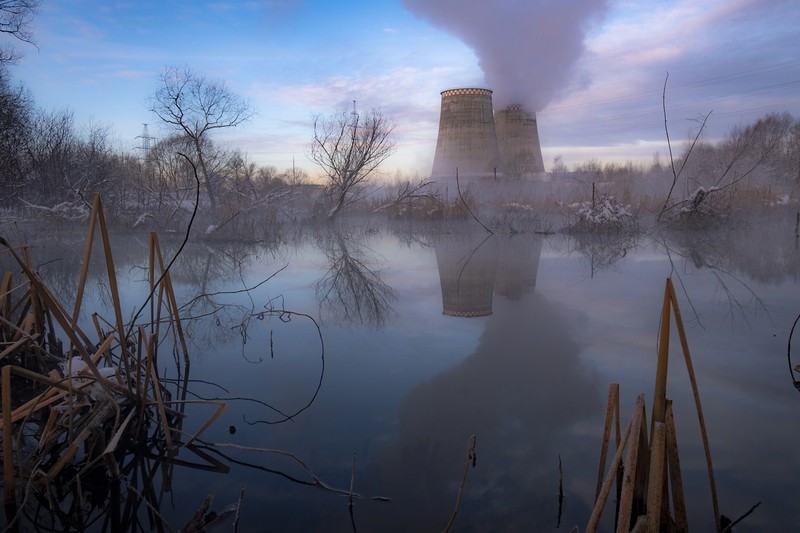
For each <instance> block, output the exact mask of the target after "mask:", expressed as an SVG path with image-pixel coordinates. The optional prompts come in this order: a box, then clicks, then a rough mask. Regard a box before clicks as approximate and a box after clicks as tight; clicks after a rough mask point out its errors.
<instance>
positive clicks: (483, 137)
mask: <svg viewBox="0 0 800 533" xmlns="http://www.w3.org/2000/svg"><path fill="white" fill-rule="evenodd" d="M499 167H500V151H499V149H498V147H497V136H496V134H495V129H494V117H493V115H492V91H490V90H489V89H451V90H448V91H442V111H441V115H440V116H439V138H438V139H437V141H436V155H435V157H434V159H433V170H432V172H431V178H432V179H435V180H436V179H438V180H440V181H442V182H443V183H448V184H452V185H453V187H455V176H456V169H458V177H459V181H461V180H462V179H463V180H465V181H473V180H475V179H477V178H483V177H494V176H495V175H496V173H497V172H499V171H500V168H499Z"/></svg>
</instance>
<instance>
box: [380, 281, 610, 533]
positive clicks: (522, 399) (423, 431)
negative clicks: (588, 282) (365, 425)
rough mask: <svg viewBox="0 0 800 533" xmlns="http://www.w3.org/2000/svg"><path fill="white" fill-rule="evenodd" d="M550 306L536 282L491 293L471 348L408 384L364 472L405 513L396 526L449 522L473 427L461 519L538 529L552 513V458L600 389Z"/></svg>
mask: <svg viewBox="0 0 800 533" xmlns="http://www.w3.org/2000/svg"><path fill="white" fill-rule="evenodd" d="M554 311H555V310H554V309H553V306H552V304H551V303H550V302H548V301H547V300H546V299H545V298H544V297H542V296H541V295H538V294H536V293H533V292H528V293H525V294H523V295H522V297H521V298H520V299H518V300H512V299H507V298H501V299H498V301H496V302H495V306H494V314H493V315H492V316H491V317H490V318H489V319H488V321H487V324H486V329H485V331H484V332H483V334H482V336H481V338H480V341H479V344H478V346H477V348H476V349H475V351H474V352H473V353H472V354H471V355H470V356H469V357H467V358H466V359H464V361H463V362H462V363H461V364H460V365H458V366H456V367H454V368H451V369H449V370H446V371H445V372H443V373H441V374H439V375H437V376H435V377H433V378H432V379H430V380H429V381H427V382H424V383H422V384H420V385H418V386H417V387H416V388H414V389H413V390H412V391H411V392H410V393H409V394H408V396H407V397H406V399H405V400H404V402H403V404H402V406H401V409H400V414H399V426H398V430H397V431H398V437H397V442H396V443H394V444H393V445H391V446H390V447H388V448H385V449H383V450H382V451H380V452H379V453H377V454H376V458H375V460H374V463H373V465H372V467H371V469H370V474H371V476H372V477H371V480H370V481H372V482H374V483H376V484H377V485H376V486H377V487H380V490H381V491H382V492H387V493H389V494H391V495H392V497H393V502H394V503H393V507H395V508H396V509H397V511H398V512H399V513H402V516H398V517H397V520H396V526H395V528H394V530H405V529H406V528H407V527H408V524H414V525H415V526H416V528H417V529H420V530H432V529H434V528H436V527H439V528H441V527H442V526H443V524H444V523H446V520H447V516H449V513H450V510H451V509H452V505H453V501H454V498H455V491H456V489H457V486H458V479H459V476H460V473H461V472H462V471H463V464H464V455H463V451H464V442H465V441H466V439H467V438H468V437H469V436H470V435H471V434H473V433H474V434H476V435H477V451H478V461H477V463H478V464H477V468H476V469H474V470H470V472H469V479H468V480H467V482H466V487H465V493H464V499H463V501H462V505H461V510H460V513H459V518H458V527H459V529H462V528H463V529H464V530H466V531H469V530H474V531H489V530H494V531H497V530H504V531H541V530H544V529H545V528H546V527H547V526H549V527H552V525H553V524H555V523H556V517H557V514H558V509H557V505H558V504H557V498H556V497H555V492H556V487H557V486H558V471H557V467H556V466H554V465H557V461H558V455H559V453H560V452H561V451H562V448H565V447H566V446H567V445H566V443H565V441H566V439H567V438H568V437H569V435H570V428H571V427H572V426H573V425H574V424H575V423H576V422H577V421H579V420H581V419H583V418H585V417H588V416H591V415H592V414H593V412H594V411H595V406H596V405H597V404H598V402H599V399H600V391H599V387H598V383H597V382H596V381H595V380H592V379H590V377H589V376H587V374H586V373H585V372H584V370H583V369H582V366H581V362H580V358H579V355H580V347H579V346H578V344H577V343H576V342H575V341H574V340H573V339H572V337H571V335H570V332H569V330H568V329H567V328H566V327H565V324H564V322H563V321H562V320H561V318H560V317H559V315H558V313H557V312H554ZM578 505H579V504H578ZM384 512H386V511H385V510H384ZM573 512H574V508H573ZM370 518H373V519H375V520H376V523H377V521H378V520H383V521H382V522H381V523H384V524H385V523H388V522H389V521H388V520H386V518H387V517H386V516H385V515H381V516H375V517H370ZM365 519H366V517H365Z"/></svg>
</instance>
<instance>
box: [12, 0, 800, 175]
mask: <svg viewBox="0 0 800 533" xmlns="http://www.w3.org/2000/svg"><path fill="white" fill-rule="evenodd" d="M420 5H424V6H425V7H424V8H420V7H419V6H420ZM551 5H552V6H556V7H551ZM428 6H434V9H435V8H439V9H440V10H439V11H438V12H435V11H433V10H431V12H426V11H425V10H427V9H428ZM454 6H455V7H454ZM486 6H492V8H497V9H496V12H497V13H498V14H499V16H490V14H488V13H487V12H486V11H487V9H486ZM521 6H523V7H521ZM517 9H521V10H522V11H525V12H526V13H521V14H519V15H518V16H517V14H516V13H515V12H514V10H517ZM412 10H413V12H412ZM504 10H505V11H504ZM556 10H557V11H556ZM455 12H457V14H456V15H455V18H456V19H459V18H460V21H457V23H453V24H451V20H450V19H449V17H450V16H451V15H452V14H453V13H455ZM573 12H574V13H573ZM564 13H566V15H563V14H564ZM562 15H563V16H562ZM573 20H574V21H575V24H574V26H575V27H576V28H577V27H578V26H579V28H577V30H576V31H578V33H577V35H579V36H580V39H581V40H582V45H583V46H582V50H580V54H578V55H577V56H574V57H573V56H569V55H567V54H566V53H565V52H564V51H565V50H567V49H568V48H569V47H568V44H569V43H568V42H567V39H568V36H567V34H572V33H573V32H572V31H571V30H572V29H573V28H570V24H571V21H573ZM514 22H516V23H514ZM469 24H473V29H472V30H470V29H469V28H470V27H469ZM475 24H478V26H477V29H478V31H477V33H475V32H474V29H475ZM465 28H466V29H465ZM798 28H800V4H798V3H797V2H796V1H795V0H705V1H702V2H699V1H697V0H661V1H649V2H639V1H635V0H630V1H627V0H564V1H563V2H555V3H554V2H553V1H552V0H530V1H529V2H519V1H515V0H495V1H492V2H489V1H488V0H484V1H481V0H464V1H460V2H455V0H426V2H423V3H420V2H418V1H416V0H405V1H403V0H371V1H361V2H359V1H355V0H349V1H347V0H345V1H342V0H336V1H334V0H252V1H227V2H226V1H216V2H203V1H199V0H161V1H159V2H154V1H148V0H137V1H109V2H97V1H89V0H43V2H42V5H41V7H40V9H39V13H38V14H37V15H36V18H35V19H34V23H33V30H34V33H35V37H36V40H37V44H38V50H37V49H36V48H33V47H31V46H27V45H19V46H18V48H19V49H20V50H21V51H22V52H24V54H25V56H24V57H23V58H22V59H21V61H20V62H19V63H18V64H17V65H15V66H13V67H12V71H11V72H12V76H14V77H15V78H16V79H17V80H20V81H22V82H23V83H24V84H25V85H26V86H27V87H28V88H29V90H30V91H31V92H32V94H33V96H34V97H35V99H36V101H37V104H38V105H39V106H41V107H44V108H47V109H62V108H69V109H71V110H72V111H73V112H74V115H75V119H76V123H77V124H78V125H79V126H81V125H86V124H88V123H90V122H92V123H95V124H100V125H109V126H110V127H111V128H112V130H113V132H114V135H115V137H117V138H118V140H119V146H120V148H121V149H123V150H132V149H134V147H135V146H137V144H138V143H139V142H140V141H139V140H137V139H136V137H137V136H139V135H141V134H142V124H143V123H148V124H149V131H150V134H151V135H154V136H156V137H163V136H165V135H166V133H167V132H166V130H164V129H163V128H162V126H161V125H160V124H159V123H158V120H157V118H156V117H155V116H153V115H152V114H150V113H149V111H148V110H147V98H148V96H149V95H151V94H152V93H153V92H154V91H155V88H156V83H157V76H158V73H159V72H160V71H161V70H162V69H163V68H164V67H165V66H168V65H169V66H181V67H182V66H188V67H190V68H192V69H193V70H195V71H196V72H198V73H202V74H205V75H207V76H209V77H215V78H221V79H223V80H225V82H226V84H227V85H228V86H229V87H230V88H231V89H232V90H234V91H236V92H238V93H239V94H241V95H242V96H244V97H246V98H247V99H248V100H250V102H251V103H252V105H253V107H254V109H255V110H256V113H257V114H256V116H255V117H254V118H253V119H252V120H250V121H249V122H248V123H247V124H245V125H243V126H240V127H238V128H236V129H235V130H230V131H227V132H223V133H219V134H217V136H216V137H215V140H216V141H218V142H221V143H230V144H231V145H232V146H237V147H240V148H241V149H242V150H244V151H246V152H247V153H248V155H249V158H250V160H252V161H255V162H257V163H260V164H268V165H273V166H276V167H277V168H279V169H284V168H288V167H291V166H292V161H293V160H294V161H295V162H296V164H297V165H298V166H299V167H303V168H306V169H307V170H308V171H309V172H310V173H311V174H312V175H313V174H314V173H315V168H314V167H313V165H312V163H310V162H309V161H308V159H307V157H306V153H307V150H306V147H307V145H308V143H309V141H310V138H311V134H312V130H311V120H310V117H311V115H312V114H313V113H328V112H332V111H337V110H341V109H343V108H345V107H350V106H352V105H353V100H356V104H357V106H358V108H359V109H367V108H373V107H375V108H380V109H381V110H382V111H383V112H384V113H385V114H387V115H388V116H389V117H390V118H391V119H393V120H394V121H395V122H396V123H397V128H396V130H395V140H396V142H397V147H398V150H397V153H396V154H395V155H394V156H393V157H392V158H391V159H390V160H389V161H388V162H387V164H386V165H385V168H384V170H385V171H386V172H387V174H389V175H394V174H395V173H396V171H397V170H400V171H401V172H402V173H404V174H407V175H414V174H415V173H418V174H419V175H421V176H424V175H425V174H426V173H427V172H429V171H430V168H431V164H432V161H433V154H434V150H435V146H436V134H437V128H438V120H439V104H440V101H441V100H440V98H441V97H440V94H439V93H440V92H441V91H442V90H444V89H448V88H453V87H460V86H479V87H487V86H488V85H487V83H486V81H485V78H484V69H483V68H482V67H485V66H488V61H489V60H488V59H487V57H489V56H486V55H484V53H483V50H482V49H481V47H482V46H483V47H485V46H488V45H489V44H491V45H498V43H499V46H500V47H501V49H504V48H505V47H507V48H508V49H509V60H510V62H511V63H512V65H513V66H514V67H516V65H520V67H519V68H516V70H517V71H524V72H533V73H534V75H532V76H530V78H531V86H530V90H531V91H533V92H536V91H537V90H539V89H538V87H540V86H541V87H543V85H541V82H543V81H551V82H553V80H555V82H553V83H551V84H550V86H549V87H548V91H549V92H548V97H547V98H546V104H544V107H543V108H542V109H539V110H538V118H539V134H540V138H541V144H542V151H543V154H544V158H545V166H546V167H549V166H550V165H551V164H552V161H553V158H554V157H555V156H556V155H561V156H562V158H563V160H564V161H565V162H566V163H567V164H569V165H572V164H574V163H576V162H580V161H586V160H590V159H598V160H601V161H610V160H616V161H620V160H621V161H625V160H634V161H643V162H650V161H652V159H653V155H654V154H655V153H657V152H658V153H660V155H661V158H662V160H663V158H664V157H666V147H665V143H664V119H663V115H662V109H661V105H662V102H661V95H662V88H663V84H664V78H665V75H666V73H667V72H669V84H668V88H667V107H668V109H667V112H668V116H669V125H670V135H671V137H672V139H673V140H683V139H685V138H686V137H687V135H688V132H689V130H690V128H692V127H693V126H694V124H695V123H694V122H693V121H692V119H694V118H696V117H697V116H698V115H700V114H705V113H708V112H709V111H713V113H712V115H711V120H710V124H709V129H708V137H709V138H712V139H713V138H717V137H719V136H722V135H724V134H725V133H727V132H728V131H729V130H730V128H731V127H733V126H735V125H738V124H742V123H743V124H747V123H750V122H752V121H753V120H755V119H756V118H757V117H759V116H762V115H764V114H766V113H768V112H783V111H788V112H790V113H792V114H793V115H794V116H795V117H798V118H800V54H799V53H798V51H799V50H800V30H799V29H798ZM470 31H472V32H473V33H470ZM495 36H497V37H496V39H495ZM545 37H546V39H545ZM574 37H575V36H574V35H572V36H571V37H569V38H572V39H573V41H574ZM487 43H488V44H487ZM573 44H574V43H573ZM559 54H563V58H564V59H563V60H562V55H559ZM554 58H555V60H554ZM556 71H558V72H556ZM523 85H524V84H523ZM488 87H489V88H492V89H496V88H495V87H492V86H488ZM526 89H527V87H526ZM542 90H543V89H542ZM551 93H552V94H551ZM495 94H496V95H497V94H498V92H497V91H496V93H495Z"/></svg>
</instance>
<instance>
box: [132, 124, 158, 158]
mask: <svg viewBox="0 0 800 533" xmlns="http://www.w3.org/2000/svg"><path fill="white" fill-rule="evenodd" d="M143 125H144V127H143V128H142V134H141V135H139V136H138V137H136V138H137V139H141V144H140V145H139V146H137V148H138V149H139V150H141V151H142V152H143V153H144V158H145V159H147V156H148V155H150V149H151V148H152V147H153V145H152V141H155V140H156V138H155V137H153V136H151V135H150V132H149V131H148V130H147V123H146V122H145V123H144V124H143Z"/></svg>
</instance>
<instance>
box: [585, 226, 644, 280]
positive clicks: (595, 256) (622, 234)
mask: <svg viewBox="0 0 800 533" xmlns="http://www.w3.org/2000/svg"><path fill="white" fill-rule="evenodd" d="M640 240H641V235H640V234H639V233H637V232H633V231H617V232H600V233H572V234H570V247H572V248H573V249H574V250H575V251H577V252H578V253H580V254H582V255H583V256H584V257H585V258H586V259H587V260H588V261H589V267H590V277H592V278H593V277H594V276H595V274H596V273H597V272H599V271H601V270H606V269H609V268H611V267H613V266H614V265H615V264H616V263H617V262H618V261H619V260H621V259H622V258H623V257H625V256H626V255H628V252H629V251H630V250H632V249H634V248H636V247H637V246H638V245H639V243H640Z"/></svg>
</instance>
